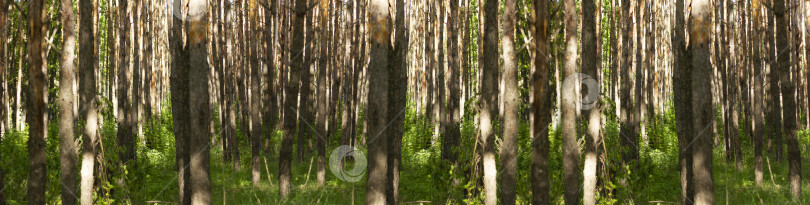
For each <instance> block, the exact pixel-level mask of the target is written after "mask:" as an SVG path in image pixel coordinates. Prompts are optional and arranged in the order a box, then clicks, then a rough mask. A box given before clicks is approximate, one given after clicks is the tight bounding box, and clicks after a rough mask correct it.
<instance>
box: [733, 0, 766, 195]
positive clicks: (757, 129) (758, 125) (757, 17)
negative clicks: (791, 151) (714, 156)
mask: <svg viewBox="0 0 810 205" xmlns="http://www.w3.org/2000/svg"><path fill="white" fill-rule="evenodd" d="M752 7H753V12H754V17H753V18H754V20H753V24H754V25H753V26H754V29H753V34H752V35H753V40H754V41H753V46H754V48H753V51H754V53H753V59H752V60H753V61H754V63H753V66H754V76H753V78H754V79H753V81H752V82H751V83H753V85H752V88H753V91H754V94H753V106H752V108H753V109H752V111H753V115H754V117H753V119H752V120H754V122H753V125H754V127H753V132H754V136H753V137H752V141H754V183H755V184H757V185H759V184H761V183H762V175H763V174H762V147H763V144H764V141H765V140H764V139H765V137H764V135H765V129H764V116H763V114H764V113H763V112H762V91H763V90H762V87H763V81H762V76H761V75H762V69H763V68H762V60H761V55H760V47H761V46H762V44H761V43H760V42H761V40H762V34H761V33H760V31H761V30H762V26H761V25H762V18H761V12H760V11H761V8H760V5H759V1H752ZM736 161H738V162H742V159H736ZM740 165H742V163H740ZM737 169H738V170H742V166H739V167H738V168H737Z"/></svg>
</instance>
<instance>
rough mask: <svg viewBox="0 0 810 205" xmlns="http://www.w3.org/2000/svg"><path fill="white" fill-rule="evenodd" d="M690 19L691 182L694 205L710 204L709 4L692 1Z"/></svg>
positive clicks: (710, 74) (702, 1) (696, 0)
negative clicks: (692, 172) (692, 182)
mask: <svg viewBox="0 0 810 205" xmlns="http://www.w3.org/2000/svg"><path fill="white" fill-rule="evenodd" d="M691 6H692V11H691V13H690V14H689V16H690V18H691V19H692V20H691V21H690V23H689V26H688V31H689V44H690V45H689V48H690V50H691V55H692V57H691V61H692V71H691V73H690V76H691V78H692V82H691V85H692V87H691V92H692V93H691V95H692V119H693V120H692V121H691V122H692V126H693V128H692V133H693V134H692V136H693V137H695V139H694V140H693V141H695V142H694V143H693V144H692V147H693V148H694V149H693V153H692V156H693V160H694V161H693V167H692V168H693V169H694V181H695V204H699V205H703V204H714V191H713V190H714V182H713V181H714V180H713V179H712V144H713V143H712V137H711V136H710V134H709V133H710V132H709V133H706V132H705V130H707V129H710V128H711V127H710V126H712V124H713V123H714V120H713V119H714V109H713V107H712V101H711V100H712V91H711V88H712V83H711V76H712V67H711V63H710V62H709V58H710V56H711V54H710V51H709V48H710V46H711V38H710V35H711V25H712V19H711V4H710V1H708V0H695V1H692V5H691Z"/></svg>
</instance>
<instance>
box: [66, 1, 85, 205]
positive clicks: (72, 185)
mask: <svg viewBox="0 0 810 205" xmlns="http://www.w3.org/2000/svg"><path fill="white" fill-rule="evenodd" d="M85 1H88V0H85ZM61 3H62V10H61V13H62V39H63V43H64V45H62V56H61V59H60V63H59V64H60V65H61V68H60V69H59V101H58V103H59V158H60V160H59V162H60V163H59V164H60V166H59V167H60V171H59V173H61V174H60V175H59V176H60V178H59V182H60V183H61V184H62V186H61V187H62V195H61V199H62V204H65V205H73V204H76V199H77V197H76V144H75V143H74V142H73V114H74V113H73V103H74V102H73V101H74V99H75V98H74V95H73V86H74V85H75V83H76V77H75V69H76V65H75V63H74V62H75V61H74V60H75V59H76V31H75V30H76V16H75V15H74V14H73V1H70V0H62V1H61ZM90 25H91V26H92V24H90ZM83 52H85V53H90V54H92V52H91V51H89V50H83Z"/></svg>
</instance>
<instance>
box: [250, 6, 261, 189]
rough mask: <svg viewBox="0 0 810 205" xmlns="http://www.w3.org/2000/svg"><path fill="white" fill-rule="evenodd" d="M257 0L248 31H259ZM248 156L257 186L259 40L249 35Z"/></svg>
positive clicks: (259, 142) (259, 131)
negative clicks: (249, 148)
mask: <svg viewBox="0 0 810 205" xmlns="http://www.w3.org/2000/svg"><path fill="white" fill-rule="evenodd" d="M257 1H258V0H251V4H250V5H251V8H250V9H249V13H250V14H249V15H250V26H251V28H249V30H250V31H253V32H258V31H259V14H258V12H259V9H258V8H257V7H258V6H259V4H258V3H257ZM249 46H250V69H251V70H250V75H251V76H250V92H251V93H250V110H251V112H250V147H251V150H250V155H251V157H250V158H251V159H252V163H251V165H253V166H252V169H251V172H250V173H251V175H252V180H251V182H253V185H254V186H255V185H258V184H259V182H261V175H262V174H261V171H260V170H261V169H260V167H261V164H262V163H261V161H259V160H260V158H261V150H262V146H261V139H262V138H261V136H262V118H261V111H260V110H261V93H260V92H259V90H260V89H261V88H260V85H259V83H260V82H259V80H260V79H261V78H259V77H260V75H259V72H260V71H261V69H260V68H259V56H258V53H259V52H258V49H257V48H259V38H258V35H250V45H249Z"/></svg>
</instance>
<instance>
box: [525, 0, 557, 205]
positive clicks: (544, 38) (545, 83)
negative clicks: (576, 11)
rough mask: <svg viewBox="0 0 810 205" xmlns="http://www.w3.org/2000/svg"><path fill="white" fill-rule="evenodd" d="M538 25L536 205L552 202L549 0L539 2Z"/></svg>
mask: <svg viewBox="0 0 810 205" xmlns="http://www.w3.org/2000/svg"><path fill="white" fill-rule="evenodd" d="M532 3H533V5H534V9H533V10H534V14H533V16H534V19H535V21H534V24H533V25H531V27H532V28H533V32H534V44H535V46H536V47H535V50H534V51H533V52H534V55H535V58H534V60H535V61H534V66H535V67H534V68H533V70H532V71H531V75H532V76H531V78H532V79H531V81H530V82H532V86H531V91H530V92H531V98H530V99H529V101H530V104H531V105H530V106H531V107H530V109H531V114H530V117H529V123H530V125H529V126H530V134H529V135H530V136H531V137H532V144H531V145H532V159H531V163H532V168H531V174H530V175H531V184H532V199H531V201H532V204H536V205H540V204H551V203H550V200H549V199H550V197H549V195H550V189H551V183H550V178H549V176H550V174H549V172H548V161H549V144H550V142H549V131H548V127H549V122H551V99H552V95H551V92H550V90H549V89H550V87H549V80H550V79H551V78H550V75H551V72H550V70H549V67H548V66H549V64H548V56H549V55H548V51H549V32H548V28H549V25H548V24H549V22H550V20H549V14H548V4H549V2H548V1H544V0H535V1H534V2H532Z"/></svg>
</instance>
